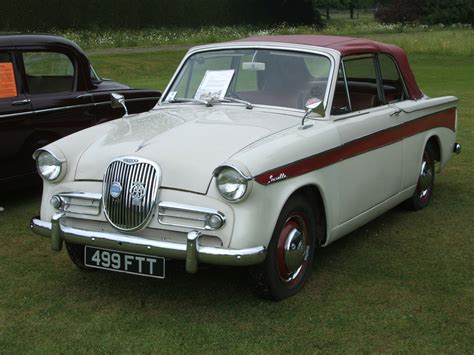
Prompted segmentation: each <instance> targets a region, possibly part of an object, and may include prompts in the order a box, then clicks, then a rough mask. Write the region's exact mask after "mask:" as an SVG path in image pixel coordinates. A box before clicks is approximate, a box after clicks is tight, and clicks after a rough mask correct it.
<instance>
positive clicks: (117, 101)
mask: <svg viewBox="0 0 474 355" xmlns="http://www.w3.org/2000/svg"><path fill="white" fill-rule="evenodd" d="M110 106H112V108H120V107H122V108H123V109H124V110H125V114H124V115H123V116H122V117H127V116H128V110H127V106H125V97H124V96H123V95H120V94H117V93H116V92H113V93H111V94H110Z"/></svg>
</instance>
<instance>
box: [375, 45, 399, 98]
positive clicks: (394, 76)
mask: <svg viewBox="0 0 474 355" xmlns="http://www.w3.org/2000/svg"><path fill="white" fill-rule="evenodd" d="M379 63H380V72H381V74H382V83H383V92H384V97H385V102H386V103H391V102H397V101H402V100H404V99H405V94H404V92H405V90H404V88H403V81H402V78H401V76H400V73H399V71H398V68H397V66H396V65H395V62H394V61H393V59H392V58H391V57H390V56H389V55H387V54H380V55H379Z"/></svg>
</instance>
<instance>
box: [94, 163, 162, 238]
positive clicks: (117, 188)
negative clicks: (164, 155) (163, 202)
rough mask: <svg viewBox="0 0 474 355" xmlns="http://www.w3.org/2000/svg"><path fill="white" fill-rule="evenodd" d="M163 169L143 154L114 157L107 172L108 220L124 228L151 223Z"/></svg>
mask: <svg viewBox="0 0 474 355" xmlns="http://www.w3.org/2000/svg"><path fill="white" fill-rule="evenodd" d="M160 179H161V171H160V168H159V167H158V165H156V164H154V163H153V162H150V161H147V160H145V159H141V158H134V157H122V158H118V159H115V160H113V161H112V162H111V163H110V164H109V166H108V167H107V170H106V172H105V176H104V185H103V199H104V201H103V202H104V212H105V216H106V217H107V219H108V221H109V222H110V223H111V224H112V225H113V226H114V227H115V228H117V229H119V230H122V231H136V230H139V229H141V228H143V227H145V225H146V224H147V223H148V221H149V220H150V218H151V216H152V215H153V210H154V209H155V205H156V197H157V193H158V188H159V185H160Z"/></svg>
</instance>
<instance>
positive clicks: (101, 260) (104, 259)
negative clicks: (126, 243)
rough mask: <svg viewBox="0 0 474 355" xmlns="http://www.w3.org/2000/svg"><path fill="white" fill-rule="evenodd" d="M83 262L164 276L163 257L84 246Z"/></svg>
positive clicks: (158, 276) (90, 264) (110, 268)
mask: <svg viewBox="0 0 474 355" xmlns="http://www.w3.org/2000/svg"><path fill="white" fill-rule="evenodd" d="M84 264H85V265H86V266H89V267H93V268H96V269H105V270H111V271H117V272H124V273H127V274H134V275H140V276H148V277H156V278H159V279H164V278H165V258H161V257H156V256H150V255H143V254H133V253H124V252H121V251H117V250H109V249H103V248H93V247H90V246H87V245H86V246H85V252H84Z"/></svg>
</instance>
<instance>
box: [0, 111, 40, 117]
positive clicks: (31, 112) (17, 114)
mask: <svg viewBox="0 0 474 355" xmlns="http://www.w3.org/2000/svg"><path fill="white" fill-rule="evenodd" d="M33 113H34V112H33V111H26V112H18V113H7V114H6V115H0V118H10V117H17V116H25V115H32V114H33Z"/></svg>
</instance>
